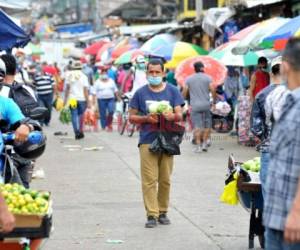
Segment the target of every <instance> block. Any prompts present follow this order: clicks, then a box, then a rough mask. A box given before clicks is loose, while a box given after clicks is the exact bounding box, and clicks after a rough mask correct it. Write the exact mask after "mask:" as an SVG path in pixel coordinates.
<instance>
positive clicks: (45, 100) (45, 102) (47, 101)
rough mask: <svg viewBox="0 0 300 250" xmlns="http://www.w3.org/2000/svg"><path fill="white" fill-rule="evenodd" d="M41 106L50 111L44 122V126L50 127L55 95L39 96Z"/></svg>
mask: <svg viewBox="0 0 300 250" xmlns="http://www.w3.org/2000/svg"><path fill="white" fill-rule="evenodd" d="M38 99H39V104H40V105H41V106H44V107H45V108H47V109H48V114H47V116H46V117H45V119H44V120H43V121H41V123H42V124H45V125H49V123H50V120H51V111H52V103H53V93H51V94H46V95H38Z"/></svg>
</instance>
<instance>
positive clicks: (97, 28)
mask: <svg viewBox="0 0 300 250" xmlns="http://www.w3.org/2000/svg"><path fill="white" fill-rule="evenodd" d="M94 1H95V23H94V25H95V31H96V32H99V31H100V28H101V13H100V0H94Z"/></svg>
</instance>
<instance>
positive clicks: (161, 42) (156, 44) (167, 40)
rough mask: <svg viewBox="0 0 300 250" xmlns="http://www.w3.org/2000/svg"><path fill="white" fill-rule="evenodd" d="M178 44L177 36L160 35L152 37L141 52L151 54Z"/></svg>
mask: <svg viewBox="0 0 300 250" xmlns="http://www.w3.org/2000/svg"><path fill="white" fill-rule="evenodd" d="M175 42H177V38H176V36H173V35H170V34H160V35H156V36H154V37H152V38H151V39H150V40H148V41H147V42H145V43H144V45H143V46H142V47H141V50H143V51H145V52H148V53H151V52H153V51H154V50H156V49H159V48H161V47H163V46H166V45H171V44H172V43H175Z"/></svg>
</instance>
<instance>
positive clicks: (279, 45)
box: [262, 16, 300, 50]
mask: <svg viewBox="0 0 300 250" xmlns="http://www.w3.org/2000/svg"><path fill="white" fill-rule="evenodd" d="M291 37H300V16H297V17H295V18H293V19H291V20H290V21H289V22H287V23H286V24H285V25H283V26H281V27H280V28H279V29H277V30H276V31H274V32H273V33H272V34H270V35H269V36H267V37H265V38H264V39H263V42H262V46H263V47H267V48H270V47H274V48H275V49H277V50H283V49H284V48H285V45H286V43H287V41H288V39H289V38H291Z"/></svg>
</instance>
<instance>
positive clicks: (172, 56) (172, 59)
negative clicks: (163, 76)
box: [151, 42, 208, 68]
mask: <svg viewBox="0 0 300 250" xmlns="http://www.w3.org/2000/svg"><path fill="white" fill-rule="evenodd" d="M151 54H153V55H157V56H160V57H163V58H164V59H165V60H166V61H169V62H168V63H167V64H166V67H167V68H175V67H176V66H177V65H178V64H179V63H180V62H181V61H183V60H184V59H187V58H189V57H194V56H198V55H207V54H208V51H206V50H205V49H203V48H201V47H199V46H197V45H195V44H191V43H185V42H175V43H171V44H168V45H164V46H162V47H159V48H157V49H154V50H152V51H151Z"/></svg>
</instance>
